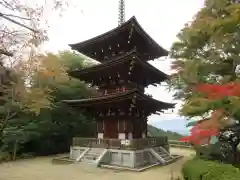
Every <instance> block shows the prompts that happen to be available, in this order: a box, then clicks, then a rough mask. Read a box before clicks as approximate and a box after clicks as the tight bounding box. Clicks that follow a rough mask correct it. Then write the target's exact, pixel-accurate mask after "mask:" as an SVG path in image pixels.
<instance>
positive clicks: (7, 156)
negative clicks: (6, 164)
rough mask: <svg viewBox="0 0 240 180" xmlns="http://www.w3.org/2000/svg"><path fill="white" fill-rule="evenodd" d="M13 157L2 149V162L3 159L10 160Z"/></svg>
mask: <svg viewBox="0 0 240 180" xmlns="http://www.w3.org/2000/svg"><path fill="white" fill-rule="evenodd" d="M10 159H11V156H10V154H9V153H7V152H2V151H0V163H1V162H3V161H9V160H10Z"/></svg>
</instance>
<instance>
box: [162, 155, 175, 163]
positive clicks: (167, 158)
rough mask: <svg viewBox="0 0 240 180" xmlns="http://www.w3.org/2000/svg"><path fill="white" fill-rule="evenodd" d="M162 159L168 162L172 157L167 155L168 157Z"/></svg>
mask: <svg viewBox="0 0 240 180" xmlns="http://www.w3.org/2000/svg"><path fill="white" fill-rule="evenodd" d="M163 159H164V160H165V161H167V162H168V161H170V160H172V159H173V158H172V157H171V156H168V157H165V158H163Z"/></svg>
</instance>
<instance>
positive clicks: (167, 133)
mask: <svg viewBox="0 0 240 180" xmlns="http://www.w3.org/2000/svg"><path fill="white" fill-rule="evenodd" d="M148 132H149V134H150V135H151V136H154V137H159V136H167V137H168V138H169V139H170V140H179V139H181V138H182V137H183V136H182V135H181V134H179V133H176V132H172V131H164V130H162V129H158V128H156V127H154V126H152V125H150V124H149V125H148Z"/></svg>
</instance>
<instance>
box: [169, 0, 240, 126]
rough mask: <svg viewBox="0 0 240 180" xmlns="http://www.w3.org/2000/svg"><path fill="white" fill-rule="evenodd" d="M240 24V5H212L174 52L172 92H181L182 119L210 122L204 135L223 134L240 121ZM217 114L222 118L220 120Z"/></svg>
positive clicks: (218, 1) (221, 1) (216, 1)
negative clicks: (217, 130) (210, 131)
mask: <svg viewBox="0 0 240 180" xmlns="http://www.w3.org/2000/svg"><path fill="white" fill-rule="evenodd" d="M239 24H240V4H239V3H234V2H232V1H230V0H206V1H205V5H204V7H203V8H202V9H201V10H200V11H199V12H198V13H197V14H196V16H195V17H194V19H193V20H192V21H191V22H189V23H187V24H186V25H185V27H184V28H183V30H182V31H181V32H180V33H179V34H178V39H179V40H178V41H177V42H175V43H174V44H173V46H172V49H171V56H172V58H174V59H175V61H174V62H173V64H172V68H173V70H175V73H174V74H173V75H172V76H171V80H170V81H169V86H170V89H172V90H174V91H176V94H175V98H177V99H181V100H183V101H184V105H183V106H182V108H181V110H180V113H181V114H182V115H184V116H187V117H188V118H189V119H190V118H192V117H197V116H199V117H200V118H201V119H209V120H208V121H204V122H203V123H201V126H202V129H213V128H214V127H215V128H220V129H221V128H224V127H226V126H228V125H229V124H231V123H230V122H231V121H232V120H235V121H236V120H238V119H239V118H240V109H239V107H240V106H239V105H240V98H239V94H236V93H235V94H234V93H232V91H235V92H236V90H237V89H238V87H239V80H240V79H239V75H240V74H239V73H240V71H239V64H240V58H239V54H240V50H239V49H240V43H239V40H240V26H239ZM219 84H220V85H219ZM234 89H235V90H234ZM226 91H228V92H230V91H231V93H230V94H229V93H228V94H226V93H225V92H226ZM215 112H221V116H218V118H215V116H214V113H215ZM215 114H216V113H215ZM214 118H215V119H214ZM227 122H229V123H227ZM206 123H207V124H208V125H206ZM205 125H206V126H205ZM210 127H211V128H210Z"/></svg>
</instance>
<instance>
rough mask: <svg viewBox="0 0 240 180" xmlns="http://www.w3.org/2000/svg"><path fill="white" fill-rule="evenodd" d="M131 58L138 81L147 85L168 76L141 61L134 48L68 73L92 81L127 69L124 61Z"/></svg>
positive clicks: (158, 81)
mask: <svg viewBox="0 0 240 180" xmlns="http://www.w3.org/2000/svg"><path fill="white" fill-rule="evenodd" d="M133 59H134V60H135V62H136V64H137V66H136V69H133V75H134V76H135V78H137V79H136V80H137V82H138V83H146V84H145V85H146V86H147V85H150V84H153V83H160V82H162V81H164V80H166V79H167V78H168V75H167V74H165V73H164V72H162V71H160V70H158V69H157V68H155V67H154V66H152V65H151V64H149V63H148V62H145V61H142V60H141V59H140V57H139V55H138V53H137V52H136V51H135V50H133V51H131V52H129V53H126V54H124V55H122V56H119V57H117V58H115V59H113V60H112V61H109V62H106V63H104V64H98V65H96V66H92V67H89V68H85V69H82V70H72V71H69V75H70V76H72V77H75V78H78V79H80V80H83V81H86V82H92V81H93V80H94V79H96V78H98V79H99V77H101V76H102V75H104V74H105V75H109V76H110V75H116V72H121V71H128V69H129V68H127V64H126V63H127V62H129V61H131V60H133ZM145 80H147V81H145ZM96 85H97V84H96Z"/></svg>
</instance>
